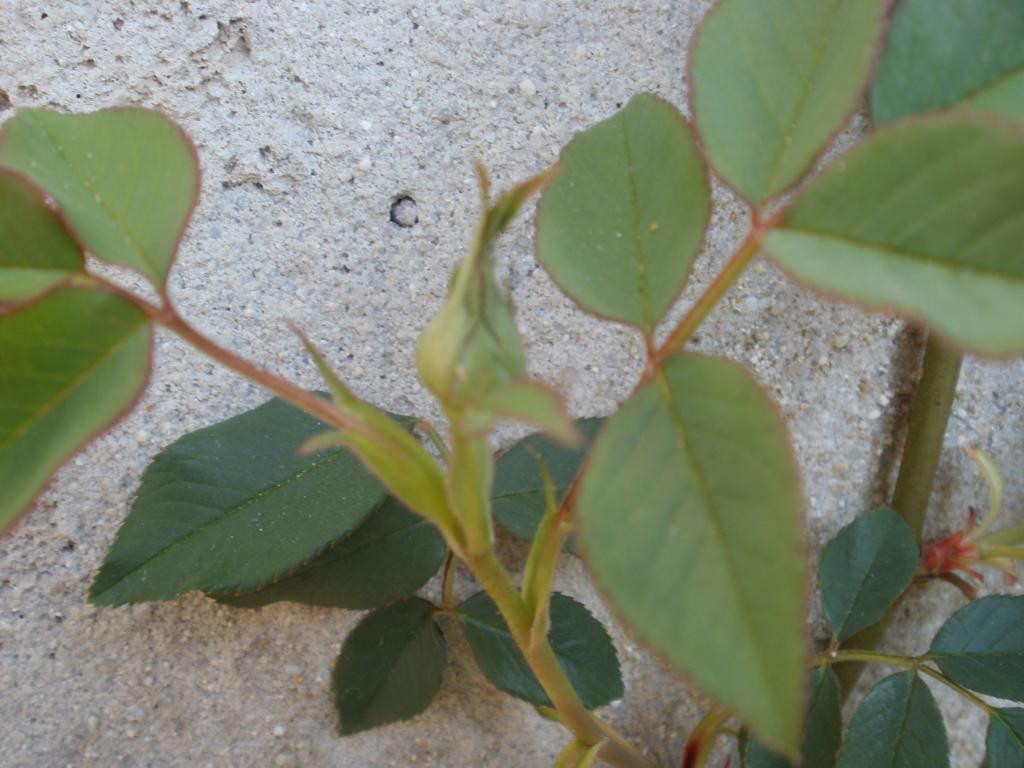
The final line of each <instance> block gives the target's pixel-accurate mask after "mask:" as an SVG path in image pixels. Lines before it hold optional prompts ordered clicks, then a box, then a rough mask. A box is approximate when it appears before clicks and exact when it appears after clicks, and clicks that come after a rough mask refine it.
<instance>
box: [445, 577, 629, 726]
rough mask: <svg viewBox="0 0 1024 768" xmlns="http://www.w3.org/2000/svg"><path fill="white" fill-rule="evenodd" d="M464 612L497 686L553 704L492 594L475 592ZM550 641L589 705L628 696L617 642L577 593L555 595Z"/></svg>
mask: <svg viewBox="0 0 1024 768" xmlns="http://www.w3.org/2000/svg"><path fill="white" fill-rule="evenodd" d="M458 611H459V618H460V620H461V622H462V629H463V630H464V631H465V633H466V638H467V639H468V640H469V645H470V647H471V648H472V649H473V657H474V658H475V659H476V663H477V665H478V666H479V667H480V669H481V671H482V672H483V673H484V675H485V676H486V677H487V679H488V680H490V681H491V683H493V684H494V687H495V688H498V689H499V690H502V691H504V692H505V693H507V694H509V695H511V696H515V697H516V698H519V699H524V700H526V701H529V702H532V703H534V704H541V705H543V706H548V707H550V706H551V701H550V700H549V699H548V697H547V694H546V693H544V689H543V688H541V686H540V683H538V682H537V678H535V677H534V676H533V672H531V671H530V667H529V666H528V665H527V663H526V659H524V658H523V655H522V653H521V652H520V651H519V648H518V647H517V646H516V643H515V641H514V640H513V639H512V635H511V633H510V632H509V630H508V625H507V624H505V620H504V619H503V618H502V617H501V614H500V613H499V612H498V607H497V606H496V605H495V604H494V602H493V601H492V600H491V598H490V597H488V596H487V593H486V592H478V593H477V594H475V595H473V596H472V597H471V598H469V599H468V600H466V601H465V602H464V603H463V604H462V605H460V606H459V609H458ZM548 640H549V641H550V643H551V647H552V648H553V649H554V651H555V655H556V656H557V657H558V661H559V663H560V664H561V665H562V669H564V670H565V674H566V675H567V676H568V677H569V680H570V681H571V682H572V685H573V688H575V689H576V693H578V694H579V697H580V699H581V700H582V701H583V704H584V706H586V707H587V708H588V709H595V708H596V707H601V706H604V705H605V704H608V703H610V702H612V701H615V700H616V699H620V698H622V694H623V688H622V675H621V672H620V671H619V660H618V658H617V657H616V655H615V646H613V645H612V641H611V639H610V638H609V637H608V633H607V632H606V631H605V629H604V627H603V626H601V622H599V621H598V620H597V619H595V618H594V617H593V616H591V615H590V611H588V610H587V609H586V608H585V607H584V606H583V605H581V604H580V603H577V602H576V601H575V600H573V599H572V598H571V597H566V596H565V595H560V594H558V593H555V594H553V595H552V596H551V630H550V631H549V632H548Z"/></svg>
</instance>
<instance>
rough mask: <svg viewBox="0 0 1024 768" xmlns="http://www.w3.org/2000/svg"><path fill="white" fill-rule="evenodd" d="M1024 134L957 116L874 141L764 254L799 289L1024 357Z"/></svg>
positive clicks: (803, 204) (980, 349)
mask: <svg viewBox="0 0 1024 768" xmlns="http://www.w3.org/2000/svg"><path fill="white" fill-rule="evenodd" d="M1021 168H1024V125H1021V124H1015V123H1011V122H1009V121H1005V122H1004V121H1001V120H999V119H997V118H994V117H991V116H987V115H986V116H976V115H972V114H969V113H966V114H965V113H950V114H948V115H939V116H930V117H925V118H918V119H914V120H910V121H904V122H901V123H899V124H897V125H894V126H893V127H891V128H889V129H886V130H883V131H881V132H879V133H878V134H876V135H874V136H873V137H871V138H869V139H868V140H867V141H865V142H864V143H863V144H861V145H860V146H858V147H857V148H856V149H854V150H852V151H851V152H849V153H848V154H847V155H845V156H844V157H842V158H840V159H839V160H837V161H836V162H835V163H833V164H832V165H831V166H830V167H829V168H828V169H826V170H825V171H824V172H823V173H822V174H821V175H820V176H819V177H817V178H816V179H815V180H814V181H813V182H811V184H810V185H808V186H807V188H806V189H804V190H803V191H802V192H801V194H800V196H799V197H798V198H797V201H796V203H795V204H794V205H793V207H792V208H791V209H790V210H789V211H788V213H787V214H786V215H785V218H784V219H783V220H782V222H781V223H780V226H779V228H778V229H776V230H774V231H773V232H771V234H769V235H768V237H767V238H766V240H765V248H766V250H767V251H768V252H769V253H770V254H771V255H772V256H773V257H774V258H775V259H776V261H778V262H779V264H781V265H782V266H783V267H784V268H785V269H786V270H787V271H788V272H790V273H791V274H793V275H794V276H795V277H796V278H797V279H799V280H801V281H802V282H805V283H808V284H810V285H811V286H813V287H816V288H819V289H821V290H824V291H827V292H828V293H830V294H835V295H838V296H840V297H842V298H845V299H847V300H849V301H853V302H856V303H858V304H862V305H864V306H865V307H867V308H868V309H872V310H893V311H896V312H898V313H900V314H903V315H906V316H908V317H910V318H913V319H917V320H921V321H924V322H925V323H927V324H928V325H929V326H931V327H932V328H934V329H935V330H936V331H937V332H938V333H939V334H941V335H942V336H945V337H946V338H947V339H949V340H951V341H952V342H954V343H955V344H956V345H958V346H961V347H964V348H966V349H968V350H970V351H973V352H977V353H980V354H985V355H994V356H996V355H998V356H1001V355H1007V354H1010V353H1014V352H1020V351H1022V350H1024V312H1022V311H1021V307H1022V306H1024V174H1022V173H1021Z"/></svg>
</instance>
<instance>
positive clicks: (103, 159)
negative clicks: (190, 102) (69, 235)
mask: <svg viewBox="0 0 1024 768" xmlns="http://www.w3.org/2000/svg"><path fill="white" fill-rule="evenodd" d="M0 165H6V166H8V167H9V168H13V169H15V170H17V171H19V172H21V173H23V174H25V175H26V176H27V177H28V178H29V179H31V180H32V181H34V182H35V183H36V184H38V185H39V186H40V187H42V188H43V189H44V190H46V192H47V194H49V195H50V196H52V197H53V198H54V199H55V200H56V201H57V203H59V204H60V207H61V210H62V212H63V214H64V216H65V218H66V219H67V222H68V225H69V227H70V229H71V230H72V231H73V232H74V233H75V235H76V236H77V238H78V240H80V241H81V242H82V243H84V245H85V247H86V249H87V250H88V251H90V252H91V253H93V254H95V255H96V256H98V257H100V258H102V259H106V260H107V261H111V262H114V263H115V264H121V265H123V266H126V267H130V268H132V269H134V270H136V271H138V272H140V273H142V274H143V275H145V276H146V277H148V278H149V279H150V280H152V281H153V282H154V283H155V284H157V285H162V284H163V283H164V281H165V280H166V278H167V272H168V270H169V269H170V267H171V262H172V261H173V260H174V256H175V253H176V251H177V248H178V240H179V239H180V238H181V235H182V233H183V232H184V230H185V226H186V224H187V222H188V218H189V216H190V215H191V213H192V208H193V207H194V206H195V204H196V199H197V198H198V196H199V163H198V161H197V160H196V154H195V149H194V148H193V147H192V143H191V142H190V141H189V139H188V137H187V136H185V134H184V132H182V130H181V129H180V128H178V126H176V125H175V124H174V123H172V122H171V121H170V120H168V119H167V118H165V117H163V116H162V115H159V114H157V113H156V112H150V111H148V110H144V109H122V108H118V109H105V110H101V111H99V112H93V113H91V114H87V115H62V114H59V113H57V112H50V111H48V110H44V109H22V110H19V111H18V114H17V116H16V117H14V118H13V119H12V120H9V121H8V122H7V123H6V125H4V128H3V131H2V133H0Z"/></svg>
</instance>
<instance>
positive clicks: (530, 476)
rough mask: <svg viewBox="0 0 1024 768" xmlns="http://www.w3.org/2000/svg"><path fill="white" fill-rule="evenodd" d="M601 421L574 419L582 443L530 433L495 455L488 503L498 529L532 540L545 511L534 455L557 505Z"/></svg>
mask: <svg viewBox="0 0 1024 768" xmlns="http://www.w3.org/2000/svg"><path fill="white" fill-rule="evenodd" d="M603 423H604V419H593V418H591V419H579V420H577V421H576V427H577V429H578V430H579V432H580V434H581V435H582V436H583V443H582V445H580V446H579V447H578V448H576V449H573V448H566V447H565V446H563V445H560V444H559V443H556V442H554V441H553V440H551V439H550V438H548V437H546V436H544V435H537V434H534V435H529V436H528V437H524V438H523V439H522V440H520V441H519V442H517V443H516V444H515V445H513V446H512V447H511V448H509V449H508V450H507V451H505V452H504V453H503V454H501V456H499V457H498V460H497V462H496V463H495V467H494V486H493V488H492V491H491V494H492V495H491V504H492V510H493V513H494V517H495V519H496V520H497V521H498V523H500V524H501V527H502V528H504V529H505V530H506V531H508V532H509V533H511V534H512V535H513V536H516V537H518V538H520V539H526V540H528V541H529V540H532V539H533V536H534V534H535V533H536V532H537V526H538V525H540V521H541V520H542V519H543V518H544V511H545V502H544V480H543V478H542V476H541V473H540V468H539V467H538V466H537V459H536V458H535V457H534V456H535V454H536V455H537V456H540V458H541V460H542V461H543V462H544V465H545V466H546V467H547V468H548V472H550V473H551V480H552V482H553V483H554V486H555V501H556V503H559V504H560V503H561V502H562V499H563V498H564V497H565V492H566V491H567V490H569V486H570V485H572V482H573V480H575V479H576V475H577V474H578V473H579V471H580V467H581V466H582V464H583V459H584V458H585V457H586V454H587V450H588V449H589V448H590V444H591V442H592V441H593V439H594V436H595V435H596V434H597V430H598V429H600V427H601V425H602V424H603ZM531 451H532V452H531Z"/></svg>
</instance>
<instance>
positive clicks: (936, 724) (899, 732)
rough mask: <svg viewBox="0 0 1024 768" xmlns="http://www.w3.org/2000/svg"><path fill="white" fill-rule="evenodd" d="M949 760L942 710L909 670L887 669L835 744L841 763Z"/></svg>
mask: <svg viewBox="0 0 1024 768" xmlns="http://www.w3.org/2000/svg"><path fill="white" fill-rule="evenodd" d="M948 766H949V745H948V744H947V743H946V728H945V726H944V725H943V724H942V713H941V712H939V708H938V706H937V705H936V704H935V699H934V698H933V697H932V694H931V691H929V690H928V686H926V685H925V684H924V683H923V682H921V680H920V679H919V678H918V677H917V675H915V674H914V673H913V672H900V673H899V674H896V675H891V676H890V677H887V678H885V679H884V680H883V681H882V682H880V683H879V684H878V685H876V686H875V687H874V688H872V689H871V691H870V692H869V693H868V695H867V696H866V697H865V699H864V701H863V702H861V705H860V706H859V707H858V708H857V711H856V712H855V713H854V715H853V719H852V720H851V721H850V727H849V729H848V730H847V732H846V739H845V740H844V741H843V746H842V749H840V750H839V768H948Z"/></svg>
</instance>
